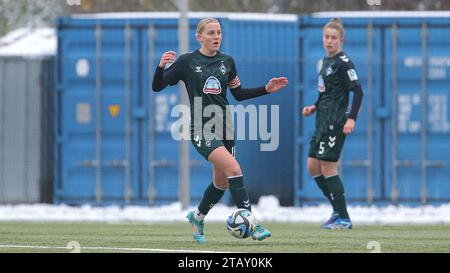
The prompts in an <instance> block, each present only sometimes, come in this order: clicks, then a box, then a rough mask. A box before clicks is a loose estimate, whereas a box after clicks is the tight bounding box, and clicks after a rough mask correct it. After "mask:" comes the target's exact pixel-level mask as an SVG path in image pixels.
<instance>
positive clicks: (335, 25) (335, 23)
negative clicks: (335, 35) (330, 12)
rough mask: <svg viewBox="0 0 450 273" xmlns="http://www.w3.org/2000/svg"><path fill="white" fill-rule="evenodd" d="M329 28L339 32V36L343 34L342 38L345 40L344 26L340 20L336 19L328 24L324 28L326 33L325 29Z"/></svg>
mask: <svg viewBox="0 0 450 273" xmlns="http://www.w3.org/2000/svg"><path fill="white" fill-rule="evenodd" d="M327 28H332V29H335V30H337V31H338V32H339V34H341V38H344V33H345V31H344V26H343V25H342V22H341V20H339V18H337V17H334V18H333V19H331V20H330V22H328V23H327V24H326V25H325V26H324V27H323V31H325V29H327Z"/></svg>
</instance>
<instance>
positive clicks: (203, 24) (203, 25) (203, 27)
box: [197, 17, 219, 34]
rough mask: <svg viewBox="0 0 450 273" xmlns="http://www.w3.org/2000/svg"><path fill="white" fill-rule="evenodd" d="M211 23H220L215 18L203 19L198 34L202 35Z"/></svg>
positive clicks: (198, 27) (198, 26)
mask: <svg viewBox="0 0 450 273" xmlns="http://www.w3.org/2000/svg"><path fill="white" fill-rule="evenodd" d="M209 23H219V20H217V19H216V18H213V17H207V18H203V19H202V20H200V22H199V23H198V25H197V34H202V32H203V30H204V29H205V26H206V25H207V24H209Z"/></svg>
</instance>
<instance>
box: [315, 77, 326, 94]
mask: <svg viewBox="0 0 450 273" xmlns="http://www.w3.org/2000/svg"><path fill="white" fill-rule="evenodd" d="M317 91H319V92H320V93H323V92H325V82H324V81H323V77H322V75H319V81H318V83H317Z"/></svg>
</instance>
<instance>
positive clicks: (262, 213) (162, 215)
mask: <svg viewBox="0 0 450 273" xmlns="http://www.w3.org/2000/svg"><path fill="white" fill-rule="evenodd" d="M190 209H194V207H191V208H189V210H190ZM189 210H183V209H182V208H181V204H180V203H179V202H177V203H172V204H170V205H165V206H154V207H146V206H125V207H119V206H106V207H96V206H90V205H83V206H68V205H49V204H34V205H2V206H0V221H44V222H45V221H69V222H70V221H73V222H112V223H121V222H143V223H158V222H183V221H186V218H185V217H186V214H187V212H188V211H189ZM234 210H235V207H229V206H226V205H224V204H217V205H216V206H214V208H213V209H212V210H211V211H210V213H209V214H208V215H207V217H206V221H208V222H223V223H224V224H225V221H226V218H227V217H228V215H230V214H231V213H232V212H233V211H234ZM252 211H253V212H254V214H255V216H256V219H257V220H258V221H259V222H268V221H274V222H286V223H288V222H289V223H320V222H323V221H325V220H327V218H328V217H329V216H330V213H331V210H330V206H328V205H319V206H305V207H281V206H280V204H279V201H278V199H277V198H276V197H274V196H263V197H261V198H260V200H259V202H258V204H256V205H253V206H252ZM348 211H349V214H350V216H351V218H352V221H353V223H354V224H450V204H443V205H440V206H431V205H430V206H422V207H415V208H414V207H407V206H398V207H396V206H387V207H375V206H373V207H367V206H349V207H348Z"/></svg>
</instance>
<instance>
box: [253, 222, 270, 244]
mask: <svg viewBox="0 0 450 273" xmlns="http://www.w3.org/2000/svg"><path fill="white" fill-rule="evenodd" d="M270 235H272V234H271V233H270V231H268V230H267V229H265V228H263V226H262V225H261V224H257V225H256V226H255V230H254V231H253V233H252V238H253V240H258V241H262V240H264V239H266V238H269V237H270Z"/></svg>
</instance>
